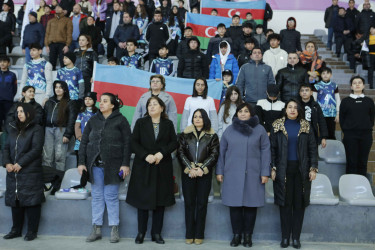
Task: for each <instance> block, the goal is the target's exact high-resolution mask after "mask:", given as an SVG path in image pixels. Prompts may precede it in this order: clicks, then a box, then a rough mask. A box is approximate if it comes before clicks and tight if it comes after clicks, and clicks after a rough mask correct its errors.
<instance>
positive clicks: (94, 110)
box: [79, 96, 98, 114]
mask: <svg viewBox="0 0 375 250" xmlns="http://www.w3.org/2000/svg"><path fill="white" fill-rule="evenodd" d="M86 97H89V96H86ZM86 97H84V98H83V105H82V106H81V108H80V110H79V111H80V112H85V111H86V106H85V99H86ZM90 98H91V97H90ZM91 99H92V98H91ZM92 112H93V113H94V114H95V113H96V112H98V108H97V107H96V106H95V101H94V105H93V106H92Z"/></svg>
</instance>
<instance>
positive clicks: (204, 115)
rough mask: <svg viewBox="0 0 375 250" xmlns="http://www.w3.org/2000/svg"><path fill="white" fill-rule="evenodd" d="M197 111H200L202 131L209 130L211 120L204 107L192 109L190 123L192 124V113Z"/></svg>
mask: <svg viewBox="0 0 375 250" xmlns="http://www.w3.org/2000/svg"><path fill="white" fill-rule="evenodd" d="M197 112H200V113H201V115H202V119H203V128H202V131H210V129H211V120H210V118H209V117H208V114H207V112H206V110H204V109H196V110H195V111H194V113H193V116H192V117H191V123H192V124H193V125H194V115H195V113H197ZM194 127H195V125H194Z"/></svg>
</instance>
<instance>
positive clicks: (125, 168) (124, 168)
mask: <svg viewBox="0 0 375 250" xmlns="http://www.w3.org/2000/svg"><path fill="white" fill-rule="evenodd" d="M121 170H122V171H123V174H122V179H125V177H126V176H128V175H130V167H128V166H121V167H120V171H119V172H121Z"/></svg>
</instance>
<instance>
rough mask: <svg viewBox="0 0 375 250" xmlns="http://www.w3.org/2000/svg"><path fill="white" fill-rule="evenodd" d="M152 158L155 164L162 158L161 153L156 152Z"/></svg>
mask: <svg viewBox="0 0 375 250" xmlns="http://www.w3.org/2000/svg"><path fill="white" fill-rule="evenodd" d="M154 158H155V164H156V165H157V164H159V162H160V161H161V160H162V159H163V154H162V153H160V152H158V153H156V154H155V155H154Z"/></svg>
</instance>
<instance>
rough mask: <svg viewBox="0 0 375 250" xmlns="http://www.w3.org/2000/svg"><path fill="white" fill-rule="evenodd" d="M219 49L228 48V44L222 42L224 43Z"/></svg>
mask: <svg viewBox="0 0 375 250" xmlns="http://www.w3.org/2000/svg"><path fill="white" fill-rule="evenodd" d="M219 47H220V49H222V48H228V44H227V42H226V41H222V42H221V43H220V44H219Z"/></svg>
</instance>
